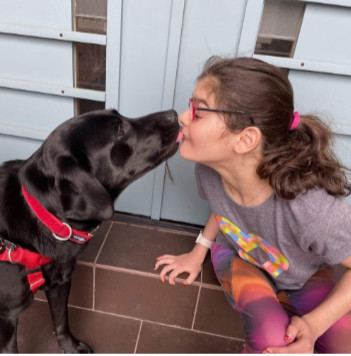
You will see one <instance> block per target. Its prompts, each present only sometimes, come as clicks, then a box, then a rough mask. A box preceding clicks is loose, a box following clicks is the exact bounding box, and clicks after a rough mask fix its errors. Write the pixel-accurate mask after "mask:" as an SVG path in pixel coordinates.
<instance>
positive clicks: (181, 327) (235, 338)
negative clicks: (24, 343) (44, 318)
mask: <svg viewBox="0 0 351 356" xmlns="http://www.w3.org/2000/svg"><path fill="white" fill-rule="evenodd" d="M36 301H37V302H39V303H48V302H47V300H39V299H37V300H36ZM68 307H69V308H73V309H78V310H84V311H87V312H91V313H97V314H102V315H109V316H112V317H117V318H122V319H128V320H135V321H139V322H143V323H150V324H156V325H161V326H164V327H168V328H172V329H179V330H184V331H191V332H195V333H197V334H205V335H210V336H216V337H220V338H224V339H229V340H234V341H244V339H243V338H241V337H236V336H228V335H222V334H216V333H213V332H210V331H206V330H199V329H194V330H191V329H189V328H187V327H184V326H179V325H170V324H166V323H165V322H160V321H155V320H148V319H141V318H138V317H133V316H129V315H123V314H116V313H112V312H108V311H104V310H100V309H96V310H94V311H93V310H91V309H90V308H87V307H81V306H78V305H73V304H68Z"/></svg>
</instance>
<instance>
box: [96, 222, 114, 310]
mask: <svg viewBox="0 0 351 356" xmlns="http://www.w3.org/2000/svg"><path fill="white" fill-rule="evenodd" d="M112 225H113V222H111V224H110V226H109V228H108V230H107V232H106V234H105V238H104V241H103V242H102V244H101V246H100V249H99V251H98V253H97V255H96V257H95V260H94V263H93V306H92V307H93V309H92V310H95V286H96V281H95V279H96V261H97V260H98V258H99V257H100V253H101V251H102V249H103V247H104V245H105V242H106V240H107V237H108V235H109V233H110V231H111V229H112Z"/></svg>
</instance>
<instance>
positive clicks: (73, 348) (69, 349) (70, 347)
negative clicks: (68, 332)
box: [60, 339, 94, 354]
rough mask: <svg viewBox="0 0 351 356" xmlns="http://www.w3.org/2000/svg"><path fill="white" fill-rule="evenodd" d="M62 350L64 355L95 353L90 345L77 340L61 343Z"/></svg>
mask: <svg viewBox="0 0 351 356" xmlns="http://www.w3.org/2000/svg"><path fill="white" fill-rule="evenodd" d="M60 349H61V352H62V353H64V354H91V353H93V352H94V351H93V349H92V348H91V347H90V346H89V345H87V344H86V343H85V342H83V341H79V340H77V339H72V340H70V341H68V340H66V342H61V345H60Z"/></svg>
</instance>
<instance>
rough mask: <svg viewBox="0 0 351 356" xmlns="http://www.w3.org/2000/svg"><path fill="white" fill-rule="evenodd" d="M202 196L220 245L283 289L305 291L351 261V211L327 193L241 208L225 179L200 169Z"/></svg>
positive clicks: (272, 199) (319, 191) (274, 199)
mask: <svg viewBox="0 0 351 356" xmlns="http://www.w3.org/2000/svg"><path fill="white" fill-rule="evenodd" d="M195 174H196V179H197V185H198V190H199V194H200V196H201V197H202V198H204V199H207V200H208V202H209V205H210V209H211V211H212V213H213V214H214V216H215V217H216V220H217V222H218V224H219V226H220V232H219V234H218V236H217V240H216V242H217V243H219V244H221V245H224V246H227V247H231V248H233V249H235V251H236V252H237V254H238V256H240V257H241V258H243V259H245V260H247V261H249V262H251V263H253V264H255V265H257V266H258V267H260V268H261V269H263V270H265V271H266V272H267V273H268V274H269V275H270V276H271V277H272V280H273V282H274V284H275V285H276V287H277V288H278V289H299V288H301V287H302V286H303V285H304V284H305V283H306V281H307V280H308V279H309V278H310V277H311V276H312V275H313V274H314V273H315V272H316V271H318V270H319V269H320V268H322V267H324V266H326V265H335V264H338V263H340V262H341V261H343V260H344V259H346V258H347V257H349V256H351V206H350V205H349V204H348V203H347V202H346V200H345V199H343V198H336V197H333V196H331V195H329V194H328V193H327V192H326V191H325V190H323V189H316V190H309V191H307V192H306V193H300V194H299V195H298V196H297V197H296V198H295V199H294V200H291V201H284V200H282V199H279V198H277V197H275V196H274V195H272V196H271V197H270V198H268V199H267V200H266V201H265V202H263V203H262V204H261V205H259V206H255V207H245V206H242V205H239V204H237V203H235V202H234V201H233V200H232V199H231V198H230V197H229V196H228V194H227V193H226V191H225V189H224V186H223V183H222V180H221V177H220V175H219V174H218V173H217V172H216V171H214V170H213V169H211V168H209V167H207V166H204V165H199V164H197V165H196V168H195Z"/></svg>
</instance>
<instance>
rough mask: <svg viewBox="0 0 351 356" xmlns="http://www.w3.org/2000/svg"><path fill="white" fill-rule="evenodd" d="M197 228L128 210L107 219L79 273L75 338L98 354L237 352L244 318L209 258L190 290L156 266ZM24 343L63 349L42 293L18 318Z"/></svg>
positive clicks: (73, 305) (183, 246) (74, 293)
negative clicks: (159, 258) (232, 305)
mask: <svg viewBox="0 0 351 356" xmlns="http://www.w3.org/2000/svg"><path fill="white" fill-rule="evenodd" d="M197 233H198V229H195V228H192V227H187V226H181V225H174V224H172V225H171V224H167V223H158V224H157V226H155V225H153V223H152V222H151V221H150V220H147V219H142V218H133V217H128V216H124V215H117V216H116V218H115V219H114V221H111V222H107V223H104V224H103V225H102V226H101V228H100V229H99V231H98V233H97V235H96V236H95V237H94V239H93V240H92V241H91V243H90V245H89V246H88V247H87V249H86V250H85V251H84V252H83V253H82V255H81V256H80V258H79V262H78V265H77V268H76V270H75V272H74V276H73V283H72V290H71V295H70V300H69V305H70V310H69V317H70V321H71V328H72V331H73V333H74V334H75V336H76V337H77V338H79V339H81V340H83V341H85V342H87V343H88V344H89V345H91V346H92V347H93V349H94V351H95V352H97V353H239V352H240V351H241V348H242V340H243V337H244V335H243V331H242V327H241V321H240V317H239V315H238V314H237V313H235V312H234V311H232V310H231V308H230V307H229V305H228V304H227V302H226V300H225V297H224V293H223V292H222V290H221V288H220V286H219V285H218V282H217V280H216V277H215V275H214V272H213V270H212V267H211V263H210V261H209V259H207V260H206V263H205V264H204V267H203V270H202V273H201V275H200V276H199V277H198V278H197V280H196V281H195V282H194V284H193V285H192V286H187V287H184V286H182V284H181V283H178V284H177V285H176V286H170V285H169V284H168V283H165V284H162V283H161V282H160V280H159V278H158V273H157V271H154V270H153V267H154V264H155V260H156V257H157V256H159V255H162V254H164V253H170V254H180V253H184V252H186V251H189V250H190V249H191V248H192V246H193V244H194V240H195V237H196V235H197ZM180 280H181V279H180ZM34 320H35V322H34ZM18 342H19V350H20V352H23V353H57V352H59V349H58V346H57V342H56V340H55V337H54V335H53V334H52V326H51V320H50V314H49V310H48V306H47V303H46V301H45V295H44V294H43V293H42V292H40V291H39V292H38V293H37V295H36V301H35V302H34V304H33V305H32V306H31V307H30V308H29V309H27V310H26V312H25V313H23V315H22V316H21V318H20V322H19V329H18Z"/></svg>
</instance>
